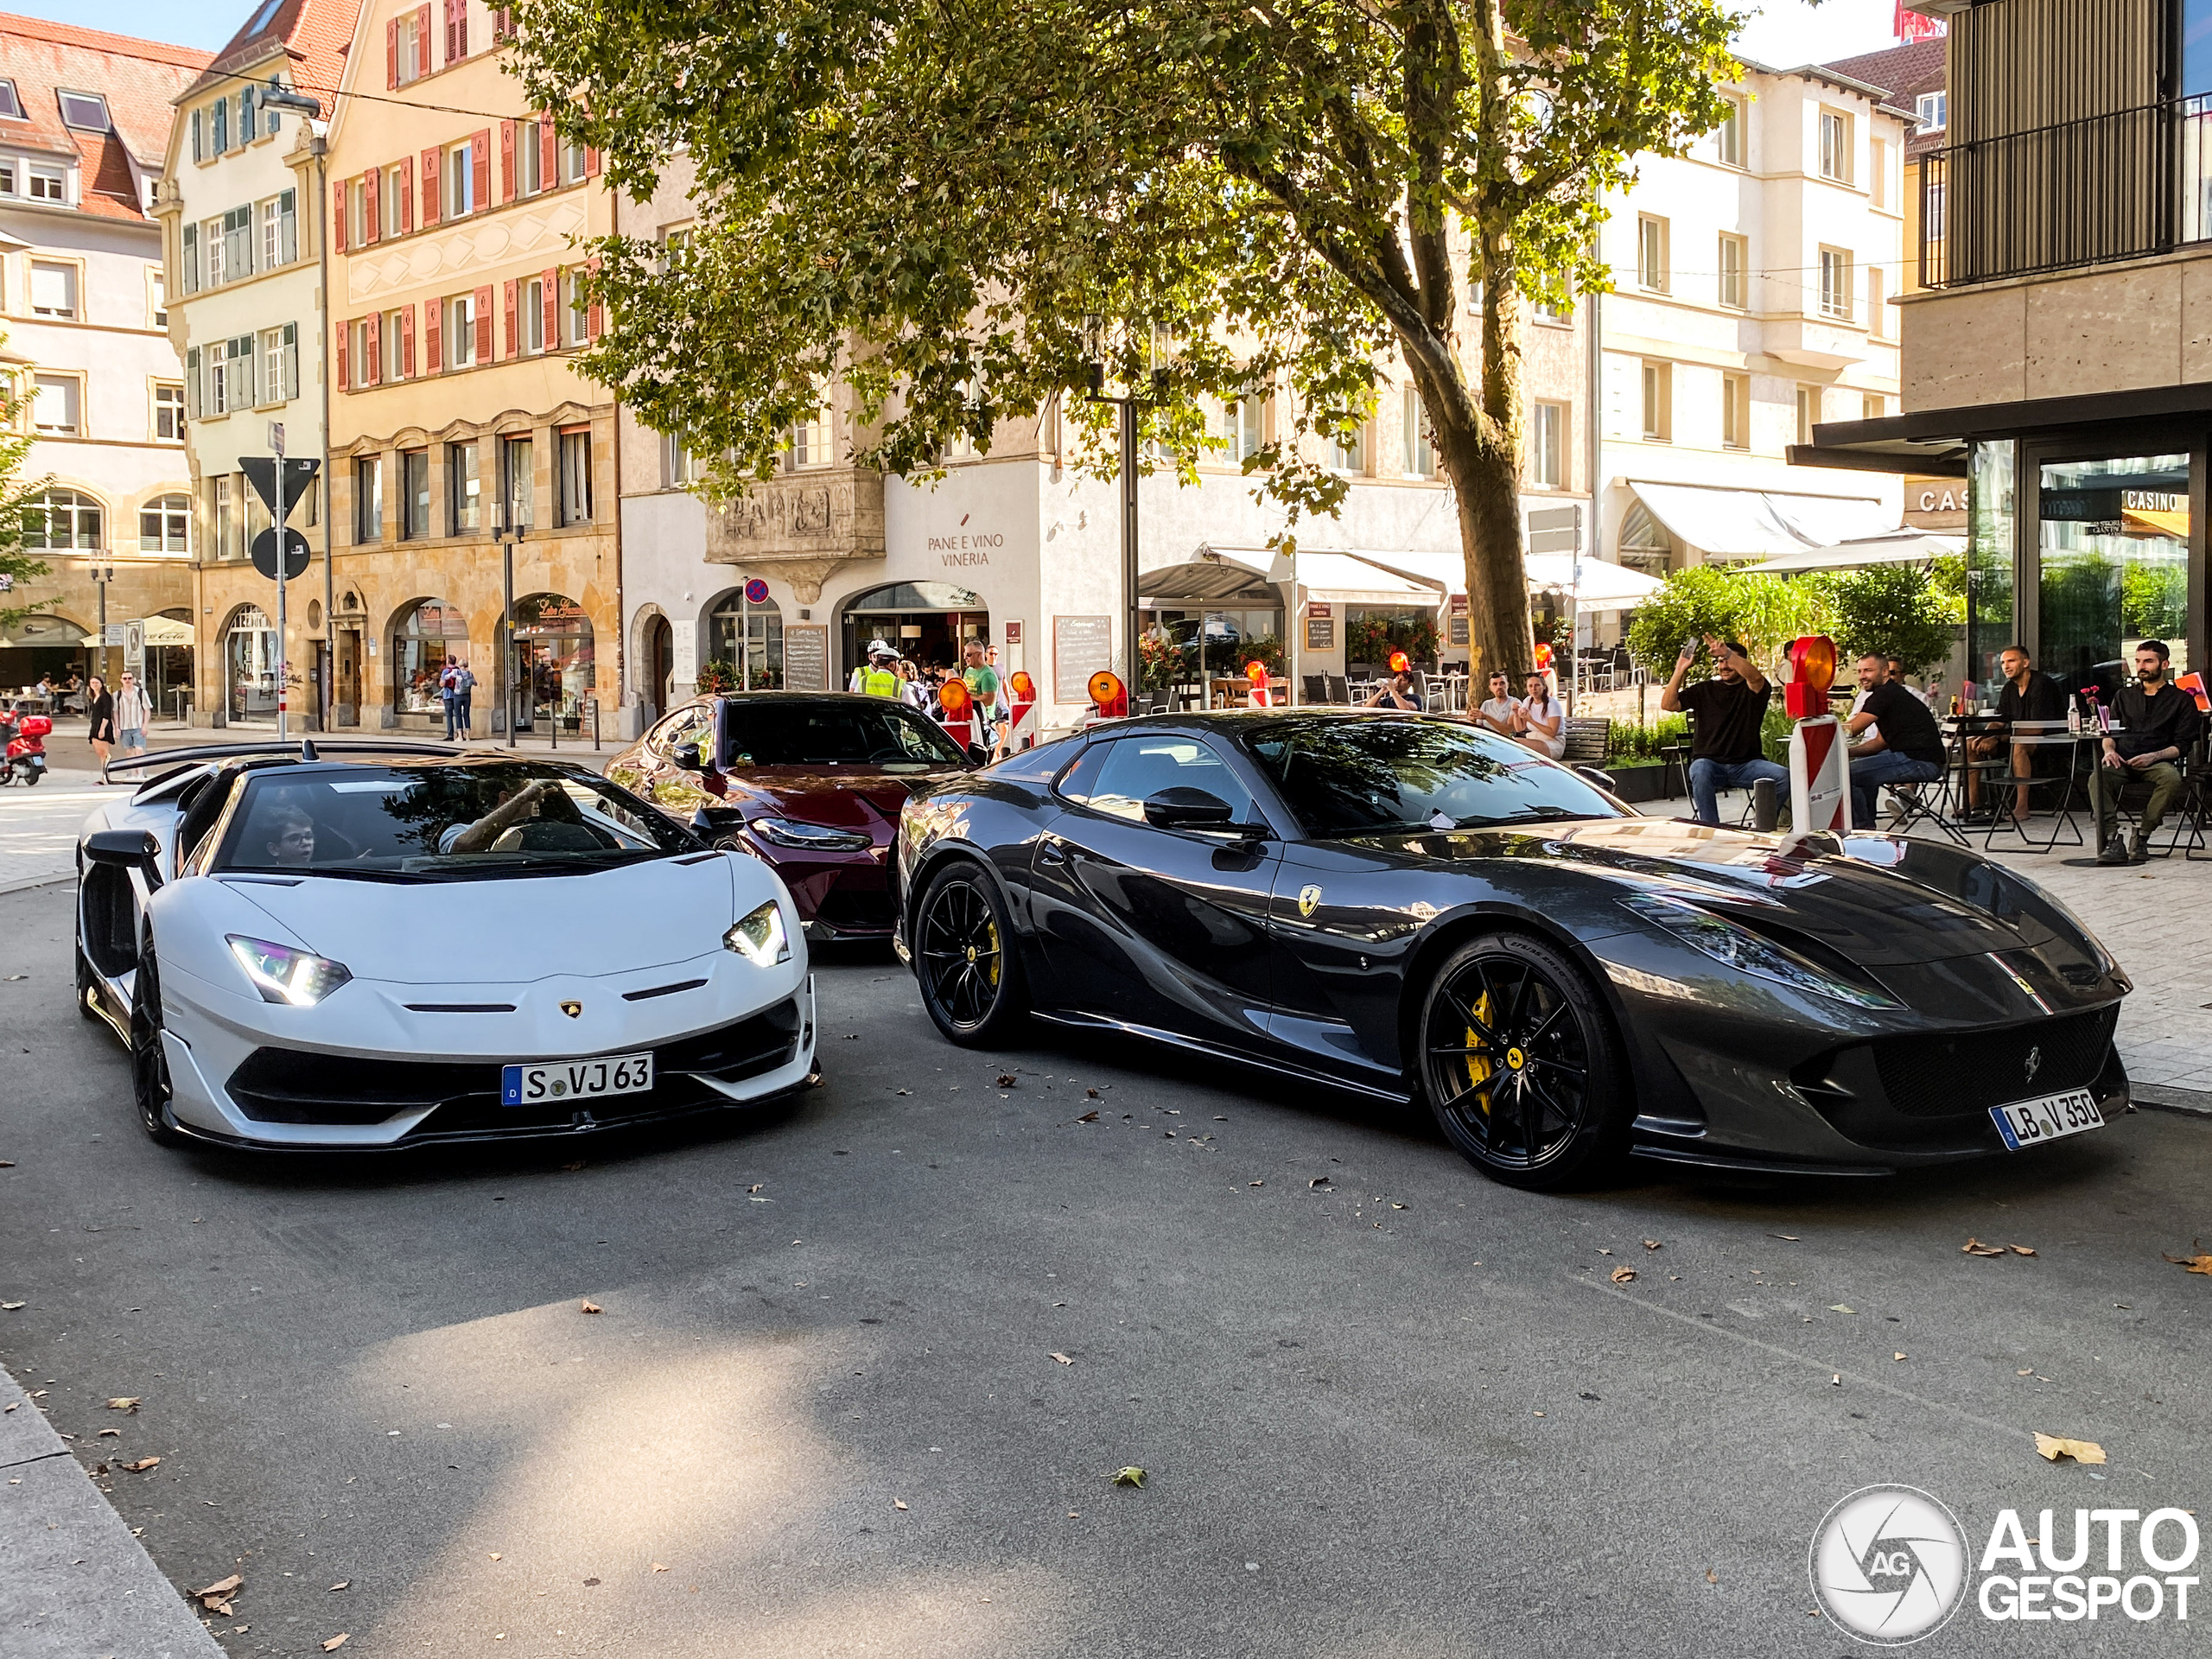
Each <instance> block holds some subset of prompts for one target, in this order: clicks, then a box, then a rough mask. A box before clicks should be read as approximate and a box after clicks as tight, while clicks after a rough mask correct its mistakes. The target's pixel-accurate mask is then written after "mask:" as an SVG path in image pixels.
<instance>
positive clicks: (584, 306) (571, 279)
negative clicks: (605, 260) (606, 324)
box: [561, 270, 591, 346]
mask: <svg viewBox="0 0 2212 1659" xmlns="http://www.w3.org/2000/svg"><path fill="white" fill-rule="evenodd" d="M561 288H562V290H563V293H564V294H565V295H566V296H567V297H568V303H567V304H566V305H564V306H563V307H562V308H561V331H562V332H561V343H562V344H563V345H564V346H581V345H582V344H583V343H584V342H585V341H586V340H588V339H590V338H591V302H589V301H588V300H587V299H585V298H584V284H583V273H582V271H580V270H565V271H563V272H562V273H561Z"/></svg>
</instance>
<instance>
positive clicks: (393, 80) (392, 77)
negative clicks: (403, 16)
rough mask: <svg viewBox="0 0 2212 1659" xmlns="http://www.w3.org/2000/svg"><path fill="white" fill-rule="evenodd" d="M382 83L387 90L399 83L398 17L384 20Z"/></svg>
mask: <svg viewBox="0 0 2212 1659" xmlns="http://www.w3.org/2000/svg"><path fill="white" fill-rule="evenodd" d="M384 84H385V89H386V90H387V91H389V90H390V89H391V88H392V87H394V86H398V85H399V19H398V18H397V17H387V18H385V20H384Z"/></svg>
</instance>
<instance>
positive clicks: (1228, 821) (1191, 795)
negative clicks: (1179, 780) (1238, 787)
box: [1144, 785, 1236, 829]
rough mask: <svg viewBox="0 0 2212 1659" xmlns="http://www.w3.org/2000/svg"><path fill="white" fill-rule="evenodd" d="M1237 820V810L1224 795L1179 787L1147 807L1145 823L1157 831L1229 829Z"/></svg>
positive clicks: (1153, 799)
mask: <svg viewBox="0 0 2212 1659" xmlns="http://www.w3.org/2000/svg"><path fill="white" fill-rule="evenodd" d="M1144 821H1145V822H1146V823H1148V824H1150V825H1151V826H1152V827H1153V828H1154V829H1229V828H1230V826H1231V825H1232V824H1233V823H1235V821H1236V808H1234V807H1232V806H1231V805H1230V804H1229V803H1228V802H1227V801H1224V800H1223V799H1222V798H1221V797H1220V796H1218V795H1210V794H1208V793H1207V792H1206V791H1205V790H1203V789H1192V788H1190V787H1188V786H1187V785H1176V786H1175V787H1174V788H1173V789H1163V790H1161V791H1160V792H1159V793H1158V794H1157V795H1154V796H1152V797H1150V798H1147V800H1146V802H1145V804H1144Z"/></svg>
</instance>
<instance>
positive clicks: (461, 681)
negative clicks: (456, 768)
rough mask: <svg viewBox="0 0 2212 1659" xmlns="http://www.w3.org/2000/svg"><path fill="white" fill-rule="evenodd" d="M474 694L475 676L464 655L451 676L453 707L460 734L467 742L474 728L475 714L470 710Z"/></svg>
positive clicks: (462, 739)
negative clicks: (458, 722) (459, 725)
mask: <svg viewBox="0 0 2212 1659" xmlns="http://www.w3.org/2000/svg"><path fill="white" fill-rule="evenodd" d="M475 695H476V676H475V674H474V672H473V671H471V670H470V668H469V666H468V658H466V657H464V658H461V664H460V666H459V667H458V668H456V669H454V676H453V701H454V713H455V716H456V718H457V719H458V720H459V721H460V724H461V741H463V742H467V741H468V734H469V733H471V732H473V731H474V730H475V729H476V726H475V715H474V713H473V712H472V711H471V710H472V705H473V703H474V701H475Z"/></svg>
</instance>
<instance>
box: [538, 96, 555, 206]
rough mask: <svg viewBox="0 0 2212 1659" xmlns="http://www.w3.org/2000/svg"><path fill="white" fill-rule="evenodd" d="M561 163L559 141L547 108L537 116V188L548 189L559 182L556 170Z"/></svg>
mask: <svg viewBox="0 0 2212 1659" xmlns="http://www.w3.org/2000/svg"><path fill="white" fill-rule="evenodd" d="M560 165H561V141H560V138H559V137H558V135H556V133H555V132H554V130H553V111H550V110H547V111H543V113H541V114H540V115H539V116H538V118H537V188H539V189H541V190H550V189H551V188H553V187H554V186H555V185H556V184H558V183H560V181H561V180H560V176H559V175H558V174H557V173H556V170H555V169H556V168H558V167H559V166H560Z"/></svg>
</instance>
